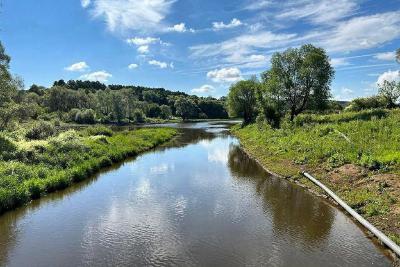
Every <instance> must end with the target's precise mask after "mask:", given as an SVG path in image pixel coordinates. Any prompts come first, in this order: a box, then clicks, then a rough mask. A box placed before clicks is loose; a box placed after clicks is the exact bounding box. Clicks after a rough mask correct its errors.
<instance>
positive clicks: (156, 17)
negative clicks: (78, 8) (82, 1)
mask: <svg viewBox="0 0 400 267" xmlns="http://www.w3.org/2000/svg"><path fill="white" fill-rule="evenodd" d="M174 2H175V0H146V1H143V0H113V1H110V0H92V4H91V7H92V8H91V14H92V15H93V16H94V17H95V18H101V19H103V20H104V21H105V22H106V24H107V27H108V29H109V30H110V31H112V32H115V31H120V32H126V31H130V30H136V31H142V32H147V31H159V30H160V29H161V28H163V20H164V19H165V17H166V16H167V15H168V14H169V12H170V10H171V7H172V5H173V3H174Z"/></svg>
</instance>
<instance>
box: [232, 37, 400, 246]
mask: <svg viewBox="0 0 400 267" xmlns="http://www.w3.org/2000/svg"><path fill="white" fill-rule="evenodd" d="M399 52H400V51H399ZM398 55H399V56H400V53H398ZM399 60H400V58H399ZM271 66H272V67H271V69H270V70H269V71H267V72H265V73H263V74H262V75H261V78H262V79H261V81H259V80H257V79H256V78H253V79H251V80H248V81H241V82H238V83H237V84H234V85H232V87H231V90H230V92H229V95H228V104H229V111H230V113H231V114H243V116H244V117H245V120H244V123H243V124H242V125H241V126H236V127H234V128H233V129H232V132H233V134H235V135H236V136H237V137H238V138H239V139H240V142H241V144H242V146H243V148H244V149H245V150H246V151H247V152H248V154H250V155H251V156H252V157H254V158H256V159H257V160H258V161H259V162H260V163H261V164H262V165H263V166H264V167H265V168H267V169H268V170H270V171H271V172H273V173H276V174H278V175H281V176H283V177H286V178H288V179H290V180H292V181H295V182H297V183H299V184H301V185H303V186H305V187H308V188H309V189H310V190H312V191H314V192H317V193H322V194H323V192H322V191H321V190H319V188H317V187H316V186H315V185H313V184H312V183H311V182H310V181H308V180H307V179H306V178H304V177H303V176H302V174H301V172H302V171H307V172H309V173H311V174H313V175H314V176H315V177H317V178H318V179H320V180H321V181H322V182H323V183H325V184H326V185H327V186H329V187H330V188H331V189H332V190H333V191H334V192H335V193H337V194H338V195H339V196H340V197H341V198H343V199H344V200H345V201H346V202H347V203H348V204H349V205H350V206H351V207H353V208H354V209H356V210H357V211H358V212H359V213H361V214H363V215H364V216H365V217H367V218H368V220H370V221H371V222H372V223H373V224H375V225H376V226H377V227H378V228H380V229H381V230H382V231H383V232H385V233H386V234H388V235H389V236H390V237H391V238H392V239H393V240H394V241H395V242H397V243H398V244H400V138H399V136H400V127H399V125H400V110H399V109H398V107H399V98H400V82H396V81H385V82H384V83H383V84H378V87H379V88H378V89H379V94H378V95H376V96H371V97H365V98H359V99H354V100H353V101H351V102H350V103H347V104H345V105H343V106H341V105H339V104H338V103H335V102H333V101H330V100H329V98H330V89H329V84H330V81H331V80H332V77H333V75H334V73H333V70H332V69H331V68H330V67H329V61H328V58H327V57H326V56H325V53H324V51H323V50H320V49H318V48H314V47H312V46H309V45H307V46H303V47H301V48H299V49H289V50H287V51H285V52H282V53H276V54H275V55H273V57H272V62H271ZM321 66H322V69H325V71H322V72H321V71H320V70H321ZM344 106H345V107H344Z"/></svg>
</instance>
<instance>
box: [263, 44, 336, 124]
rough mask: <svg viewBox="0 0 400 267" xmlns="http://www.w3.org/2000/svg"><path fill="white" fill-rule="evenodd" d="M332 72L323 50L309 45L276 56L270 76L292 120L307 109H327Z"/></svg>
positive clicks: (274, 56) (272, 60)
mask: <svg viewBox="0 0 400 267" xmlns="http://www.w3.org/2000/svg"><path fill="white" fill-rule="evenodd" d="M334 73H335V72H334V70H333V68H332V66H331V65H330V63H329V57H328V56H327V54H326V52H325V51H324V49H322V48H318V47H315V46H313V45H310V44H308V45H303V46H302V47H300V48H290V49H287V50H286V51H284V52H282V53H275V54H274V55H273V56H272V59H271V69H270V72H269V75H270V76H271V77H273V78H274V82H275V83H276V84H277V88H279V90H280V91H279V92H277V93H278V94H279V95H280V96H281V97H282V99H283V101H284V102H285V105H286V108H287V110H288V112H289V114H290V120H291V121H293V120H294V118H295V116H297V115H298V114H300V113H302V112H303V111H304V110H305V109H306V108H308V107H312V108H313V109H317V110H320V109H324V108H325V107H326V106H327V103H328V100H329V98H330V97H331V93H330V84H331V82H332V79H333V77H334Z"/></svg>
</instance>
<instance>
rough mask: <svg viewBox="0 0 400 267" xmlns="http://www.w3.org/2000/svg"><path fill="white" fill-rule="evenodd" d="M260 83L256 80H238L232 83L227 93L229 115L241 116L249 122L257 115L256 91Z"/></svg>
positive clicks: (244, 120) (245, 121)
mask: <svg viewBox="0 0 400 267" xmlns="http://www.w3.org/2000/svg"><path fill="white" fill-rule="evenodd" d="M259 89H260V84H259V83H258V82H257V81H256V80H248V81H240V82H237V83H236V84H234V85H232V86H231V88H230V89H229V94H228V102H227V103H228V109H229V115H231V116H232V117H243V124H249V123H251V122H253V121H254V120H255V118H256V117H257V93H258V90H259Z"/></svg>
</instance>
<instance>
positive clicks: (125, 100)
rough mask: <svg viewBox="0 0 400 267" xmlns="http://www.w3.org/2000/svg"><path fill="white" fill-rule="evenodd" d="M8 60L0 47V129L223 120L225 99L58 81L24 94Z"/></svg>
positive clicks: (150, 89)
mask: <svg viewBox="0 0 400 267" xmlns="http://www.w3.org/2000/svg"><path fill="white" fill-rule="evenodd" d="M9 63H10V57H9V56H8V55H7V54H6V53H5V51H4V47H3V46H2V45H1V43H0V71H1V73H0V75H1V77H0V130H1V129H5V128H7V127H8V126H10V124H12V123H13V122H16V121H17V122H18V121H19V122H21V121H27V120H30V119H33V120H37V119H40V120H47V121H49V120H55V121H63V122H73V123H79V124H94V123H119V124H121V123H142V122H146V121H152V120H153V121H158V120H168V119H172V118H181V119H183V120H189V119H224V118H228V113H227V111H226V109H225V98H221V99H215V98H212V97H197V96H193V95H188V94H186V93H182V92H173V91H168V90H165V89H162V88H154V89H153V88H146V87H140V86H124V85H108V86H107V85H105V84H103V83H100V82H92V81H80V80H77V81H75V80H70V81H67V82H65V81H64V80H59V81H56V82H54V84H53V86H52V87H50V88H46V87H43V86H38V85H32V86H31V87H30V88H29V89H28V90H24V88H23V83H22V81H21V79H18V78H16V77H13V76H12V75H11V74H10V72H9Z"/></svg>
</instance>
